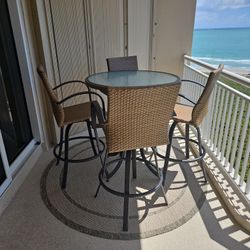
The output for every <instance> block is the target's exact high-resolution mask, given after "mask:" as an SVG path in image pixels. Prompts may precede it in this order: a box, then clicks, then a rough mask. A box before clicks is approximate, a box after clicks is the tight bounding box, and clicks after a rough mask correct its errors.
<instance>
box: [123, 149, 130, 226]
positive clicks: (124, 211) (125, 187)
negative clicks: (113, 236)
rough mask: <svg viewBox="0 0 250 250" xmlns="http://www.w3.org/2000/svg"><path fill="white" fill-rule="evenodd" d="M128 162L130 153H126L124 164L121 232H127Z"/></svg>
mask: <svg viewBox="0 0 250 250" xmlns="http://www.w3.org/2000/svg"><path fill="white" fill-rule="evenodd" d="M130 161H131V151H127V152H126V163H125V181H124V205H123V231H128V213H129V182H130Z"/></svg>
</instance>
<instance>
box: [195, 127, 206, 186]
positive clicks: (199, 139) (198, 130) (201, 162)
mask: <svg viewBox="0 0 250 250" xmlns="http://www.w3.org/2000/svg"><path fill="white" fill-rule="evenodd" d="M196 130H197V137H198V142H199V153H200V155H202V147H201V145H202V144H201V132H200V128H198V127H197V128H196ZM200 165H201V169H202V172H203V175H204V179H205V182H207V175H206V171H205V169H204V165H203V159H201V160H200Z"/></svg>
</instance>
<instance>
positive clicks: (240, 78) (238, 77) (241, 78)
mask: <svg viewBox="0 0 250 250" xmlns="http://www.w3.org/2000/svg"><path fill="white" fill-rule="evenodd" d="M184 58H185V59H186V60H188V61H190V62H193V63H196V64H198V65H200V66H203V67H205V68H208V69H210V70H214V69H216V67H214V66H213V65H211V64H209V63H205V62H203V61H200V60H198V59H196V58H193V57H191V56H188V55H184ZM221 74H222V75H223V76H225V77H227V78H230V79H233V80H235V81H236V82H237V83H240V84H242V85H244V86H246V87H248V88H250V79H249V78H247V77H244V76H241V75H239V74H236V73H233V72H232V71H229V70H226V69H223V71H222V73H221Z"/></svg>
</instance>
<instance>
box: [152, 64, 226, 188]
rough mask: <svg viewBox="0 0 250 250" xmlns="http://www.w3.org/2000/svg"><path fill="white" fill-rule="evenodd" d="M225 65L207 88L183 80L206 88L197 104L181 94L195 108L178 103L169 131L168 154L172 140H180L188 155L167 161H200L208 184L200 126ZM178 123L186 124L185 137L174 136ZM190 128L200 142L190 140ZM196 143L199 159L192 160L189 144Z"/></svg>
mask: <svg viewBox="0 0 250 250" xmlns="http://www.w3.org/2000/svg"><path fill="white" fill-rule="evenodd" d="M223 67H224V66H223V65H222V64H221V65H219V67H218V69H216V70H214V71H212V72H211V73H210V74H209V77H208V80H207V83H206V85H205V86H203V85H202V84H200V83H198V82H195V81H191V80H182V82H184V81H185V82H189V83H191V84H196V85H199V86H200V87H202V88H204V90H203V92H202V94H201V96H200V98H199V99H198V101H197V103H195V102H193V101H192V100H190V99H189V98H187V97H186V96H185V95H183V94H179V96H180V97H181V98H184V99H185V100H187V101H188V102H190V103H191V104H192V105H193V106H190V105H186V104H181V103H176V105H175V108H174V114H173V118H172V119H173V123H172V125H171V127H170V130H169V144H168V145H167V154H170V150H171V146H172V139H179V140H185V151H186V152H185V153H186V159H183V160H181V159H175V158H169V159H166V160H167V161H173V162H185V163H191V162H195V161H199V162H200V164H201V168H202V172H203V176H204V179H205V181H206V182H207V177H206V173H205V170H204V166H203V160H202V159H203V158H204V156H205V154H206V151H205V148H204V147H203V146H202V142H201V133H200V128H199V125H200V124H201V122H202V121H203V119H204V117H205V116H206V114H207V112H208V104H209V98H210V96H211V93H212V91H213V88H214V86H215V84H216V82H217V80H218V78H219V76H220V73H221V72H222V70H223ZM178 123H184V124H185V136H184V137H183V136H173V134H174V129H175V127H176V125H177V124H178ZM190 126H193V127H194V128H195V129H196V131H197V139H198V141H196V140H194V139H190V138H189V129H190ZM190 142H192V143H195V144H196V145H197V146H198V148H199V155H198V156H197V157H193V158H190V156H189V143H190ZM157 155H158V156H159V157H161V158H165V156H164V155H162V154H160V153H159V152H157ZM163 183H165V180H163Z"/></svg>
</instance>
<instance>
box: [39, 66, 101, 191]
mask: <svg viewBox="0 0 250 250" xmlns="http://www.w3.org/2000/svg"><path fill="white" fill-rule="evenodd" d="M37 72H38V74H39V76H40V78H41V80H42V83H43V86H44V88H45V90H46V92H47V95H48V97H49V101H50V104H51V106H52V110H53V114H54V117H55V120H56V122H57V125H58V127H59V128H60V142H59V143H58V144H57V145H56V146H55V147H54V155H55V157H56V158H57V164H59V161H60V160H62V161H64V169H63V178H62V183H61V186H62V188H65V187H66V182H67V172H68V163H69V162H84V161H89V160H92V159H95V158H97V157H99V155H100V154H101V153H102V152H103V149H102V150H97V149H96V148H95V145H94V140H96V138H95V137H93V136H92V131H91V122H90V118H91V104H92V103H95V105H99V104H98V103H97V101H94V102H92V101H91V100H89V101H87V102H84V103H81V104H76V105H71V106H66V107H63V105H62V104H63V103H64V102H65V101H67V100H69V99H72V98H74V97H76V96H79V95H86V96H87V97H88V98H91V95H96V96H97V97H99V98H101V97H100V95H98V94H97V93H95V92H90V91H83V92H78V93H75V94H72V95H70V96H67V97H65V98H64V99H62V100H60V101H59V100H58V98H57V95H56V91H55V90H56V89H57V88H59V87H60V88H61V87H63V86H64V85H68V84H81V85H85V83H84V82H82V81H80V80H73V81H68V82H64V83H62V84H60V85H57V86H56V87H54V88H53V89H52V87H51V84H50V82H49V79H48V76H47V74H46V72H45V70H44V67H43V66H42V65H40V66H38V68H37ZM85 87H86V86H85ZM101 100H102V99H101ZM102 103H103V100H102ZM103 111H104V113H105V109H104V105H103ZM78 122H86V123H87V128H88V132H89V136H77V137H73V138H70V137H69V131H70V128H71V126H72V125H73V124H74V123H78ZM64 128H65V134H64ZM77 139H82V140H83V139H89V140H90V143H91V146H92V150H93V156H91V157H88V158H83V159H77V160H74V159H69V157H68V151H69V141H71V140H77ZM101 143H102V144H103V142H102V141H101ZM63 145H64V146H65V150H64V158H63V157H62V147H63ZM103 145H104V144H103ZM57 149H59V150H58V153H57Z"/></svg>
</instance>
